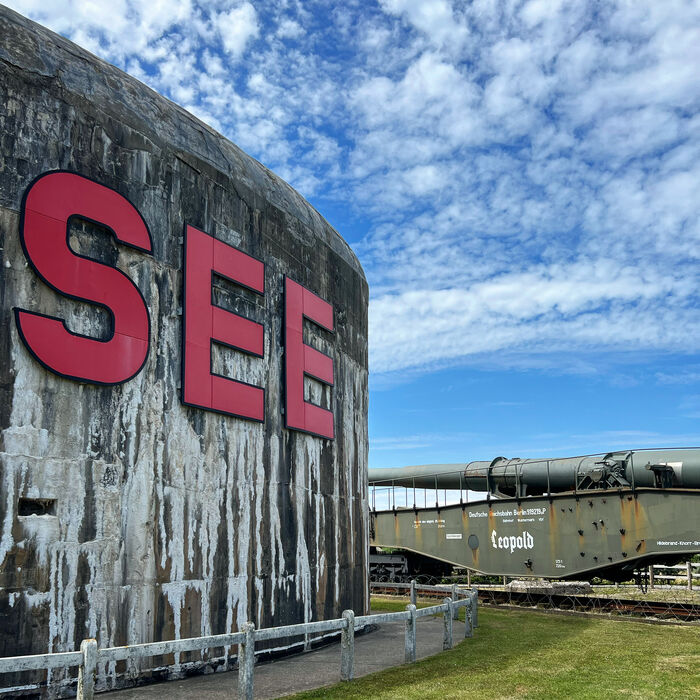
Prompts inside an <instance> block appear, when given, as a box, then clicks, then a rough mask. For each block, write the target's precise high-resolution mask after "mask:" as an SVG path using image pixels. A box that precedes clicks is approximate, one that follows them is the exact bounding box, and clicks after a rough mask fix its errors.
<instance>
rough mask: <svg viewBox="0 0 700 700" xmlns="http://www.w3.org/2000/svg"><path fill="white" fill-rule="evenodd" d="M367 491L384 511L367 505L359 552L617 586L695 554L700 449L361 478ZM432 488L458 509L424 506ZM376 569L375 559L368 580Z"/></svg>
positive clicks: (699, 542) (699, 539)
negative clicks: (382, 500)
mask: <svg viewBox="0 0 700 700" xmlns="http://www.w3.org/2000/svg"><path fill="white" fill-rule="evenodd" d="M369 484H370V487H371V488H372V487H373V488H374V490H375V494H376V492H377V491H378V490H380V489H381V490H383V489H386V491H387V494H388V499H387V500H388V507H387V508H385V509H377V508H376V498H375V500H374V501H373V506H372V507H371V513H370V544H371V545H372V546H373V547H375V548H376V547H379V548H392V549H398V550H402V551H403V556H404V557H405V558H406V560H407V562H406V563H407V564H408V563H410V561H411V559H412V558H413V560H414V561H415V560H418V561H421V562H423V566H424V562H425V558H426V557H427V558H429V559H430V560H432V561H434V562H435V565H436V569H437V570H438V571H440V570H444V569H445V567H447V568H451V567H452V566H456V567H463V568H467V569H470V570H471V571H474V572H477V573H480V574H485V575H497V576H509V577H544V578H553V579H573V578H575V579H590V578H593V577H601V578H606V579H609V580H612V581H624V580H629V579H630V578H632V576H633V574H634V572H635V571H639V570H642V569H644V568H646V567H648V566H649V565H651V564H674V563H676V562H679V561H683V560H686V559H689V558H690V557H691V556H692V555H694V554H698V553H700V448H682V449H641V450H625V451H618V452H609V453H607V454H596V455H587V456H583V457H567V458H556V459H506V458H505V457H497V458H496V459H494V460H492V461H491V462H481V461H477V462H470V463H468V464H466V465H462V464H448V465H440V464H438V465H424V466H413V467H403V468H390V469H370V470H369ZM443 489H444V490H450V491H454V492H455V493H456V492H457V491H459V502H458V503H454V504H450V505H441V504H440V503H438V499H437V498H436V499H435V505H432V503H431V504H428V499H427V496H426V492H428V493H429V492H432V491H433V490H434V491H435V494H437V493H438V491H442V490H443ZM397 490H401V491H403V494H404V505H403V506H397V502H396V491H397ZM421 492H423V493H422V494H421ZM469 492H480V493H483V494H484V497H483V498H481V499H479V500H471V499H469V497H468V496H469ZM465 495H466V496H467V498H466V499H465V498H464V496H465ZM421 496H422V498H421ZM421 502H422V504H421ZM411 504H412V505H411ZM384 556H386V555H384ZM393 556H394V557H397V556H401V555H399V554H398V553H396V552H393ZM397 561H398V560H396V559H395V560H394V569H393V574H392V572H391V571H388V570H387V571H388V577H387V579H389V580H390V579H391V577H392V575H393V576H394V577H396V576H397V572H398V571H399V569H400V568H401V567H400V566H398V564H397ZM382 566H383V564H382V559H381V555H378V554H377V553H376V550H375V554H374V562H372V563H371V572H372V571H374V573H375V574H376V573H377V571H381V567H382ZM378 567H379V568H378ZM423 570H425V566H424V569H423ZM409 573H410V572H409Z"/></svg>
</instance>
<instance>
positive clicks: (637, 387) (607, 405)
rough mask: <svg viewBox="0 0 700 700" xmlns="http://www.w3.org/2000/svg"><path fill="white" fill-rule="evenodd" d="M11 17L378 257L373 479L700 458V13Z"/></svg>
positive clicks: (160, 5)
mask: <svg viewBox="0 0 700 700" xmlns="http://www.w3.org/2000/svg"><path fill="white" fill-rule="evenodd" d="M5 1H6V2H7V0H5ZM7 4H8V5H9V6H10V7H12V8H14V9H16V10H18V11H19V12H21V13H22V14H25V15H27V16H29V17H31V18H32V19H35V20H37V21H39V22H40V23H42V24H44V25H46V26H48V27H49V28H51V29H53V30H55V31H58V32H59V33H61V34H64V35H65V36H67V37H69V38H71V39H72V40H74V41H76V42H77V43H78V44H80V45H82V46H84V47H85V48H87V49H88V50H90V51H92V52H94V53H96V54H97V55H99V56H101V57H103V58H105V59H106V60H108V61H110V62H112V63H114V64H116V65H118V66H119V67H121V68H123V69H125V70H126V71H128V72H129V73H131V74H132V75H134V76H136V77H137V78H139V79H141V80H143V81H144V82H146V83H147V84H148V85H150V86H151V87H153V88H154V89H156V90H158V91H159V92H161V93H162V94H164V95H166V96H168V97H170V98H171V99H173V100H174V101H175V102H177V103H179V104H181V105H183V106H184V107H186V108H187V109H189V110H190V111H192V112H193V113H194V114H196V115H197V116H199V117H200V118H201V119H203V120H204V121H206V122H207V123H209V124H211V125H212V126H213V127H215V128H216V129H218V130H219V131H221V132H222V133H223V134H225V135H226V136H227V137H228V138H230V139H231V140H232V141H234V142H235V143H237V144H238V145H239V146H240V147H241V148H243V149H244V150H246V151H247V152H248V153H250V154H251V155H252V156H254V157H256V158H257V159H259V160H260V161H261V162H263V163H264V164H265V165H267V166H268V167H270V168H271V169H272V170H274V171H275V172H276V173H278V174H279V175H280V176H282V177H283V178H284V179H286V180H287V181H288V182H290V184H292V185H293V186H294V187H295V188H296V189H298V190H299V191H300V192H301V193H302V194H303V195H304V196H306V197H307V198H308V199H309V201H311V203H312V204H313V205H314V206H315V207H316V208H317V209H318V210H319V211H320V212H321V213H322V214H323V215H324V216H325V217H326V218H327V219H328V220H329V221H330V222H331V224H333V225H334V226H335V227H336V229H337V230H338V231H339V232H340V233H341V235H343V236H344V237H345V239H346V240H347V241H348V242H349V243H350V244H351V245H352V246H353V248H354V250H355V251H356V253H357V254H358V256H359V258H360V260H361V262H362V264H363V266H364V269H365V272H366V274H367V277H368V280H369V283H370V290H371V303H370V371H371V373H370V377H371V378H370V465H371V466H378V467H380V466H394V465H403V464H420V463H426V462H460V461H467V460H470V459H489V458H493V457H496V456H498V455H505V456H520V457H535V456H548V455H567V454H581V453H587V452H597V451H604V450H608V449H618V448H625V447H630V448H633V447H644V446H672V445H697V444H700V427H699V426H698V422H699V421H700V295H699V293H698V289H699V286H698V282H699V278H700V274H699V272H700V265H699V259H700V109H699V108H700V69H699V68H698V66H700V2H698V1H697V0H695V1H682V0H664V1H663V2H660V1H659V0H629V1H624V2H623V1H619V2H614V1H610V2H585V1H584V0H573V1H571V2H566V1H564V0H529V1H524V0H518V1H515V0H501V1H496V0H474V2H449V1H448V0H432V1H428V0H379V1H378V2H372V1H371V0H364V1H362V2H356V1H354V0H346V1H345V2H337V3H335V2H330V1H324V2H315V1H313V0H306V1H305V2H295V1H293V0H264V1H261V2H241V1H238V0H234V1H232V2H207V3H196V2H192V1H188V0H143V1H142V0H113V1H112V2H109V3H102V2H71V1H69V0H65V1H60V0H53V1H51V2H47V1H46V0H10V1H9V2H7Z"/></svg>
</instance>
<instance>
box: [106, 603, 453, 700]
mask: <svg viewBox="0 0 700 700" xmlns="http://www.w3.org/2000/svg"><path fill="white" fill-rule="evenodd" d="M442 625H443V623H442V615H440V616H438V617H425V618H421V619H419V620H418V621H417V629H416V632H417V634H416V638H417V645H416V654H417V656H418V658H424V657H426V656H432V655H433V654H437V653H438V652H440V651H442V629H443V627H442ZM463 636H464V625H463V623H461V622H458V621H457V620H455V621H454V641H455V644H457V643H458V642H460V641H461V639H462V637H463ZM403 660H404V623H403V622H392V623H386V624H382V625H379V626H378V628H377V629H376V630H374V631H373V632H369V633H367V634H362V635H358V636H356V637H355V677H356V678H357V677H359V676H365V675H367V674H368V673H374V672H375V671H381V670H382V669H385V668H390V667H391V666H398V665H400V664H402V663H403ZM338 681H340V643H339V642H333V643H332V644H329V645H327V646H324V647H321V648H320V649H315V650H314V651H310V652H306V653H304V654H295V655H294V656H288V657H285V658H282V659H278V660H276V661H271V662H268V663H261V664H259V665H256V667H255V697H256V698H260V699H261V700H262V699H263V698H279V697H282V696H284V695H291V694H293V693H299V692H301V691H302V690H312V689H314V688H321V687H323V686H326V685H332V684H333V683H337V682H338ZM237 691H238V673H236V672H235V671H231V672H228V673H212V674H209V675H206V676H193V677H191V678H185V679H183V680H176V681H170V682H167V683H158V684H156V685H147V686H143V687H140V688H133V689H131V690H118V691H115V692H112V693H107V694H106V695H101V696H100V697H104V698H105V700H193V699H194V698H197V699H198V698H207V699H209V698H211V700H218V699H219V698H222V699H223V698H226V700H231V698H236V697H237V695H236V693H237Z"/></svg>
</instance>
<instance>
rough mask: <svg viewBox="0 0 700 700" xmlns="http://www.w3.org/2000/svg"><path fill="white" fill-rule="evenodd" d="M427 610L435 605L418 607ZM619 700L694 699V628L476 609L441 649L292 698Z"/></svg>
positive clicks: (697, 670) (384, 605)
mask: <svg viewBox="0 0 700 700" xmlns="http://www.w3.org/2000/svg"><path fill="white" fill-rule="evenodd" d="M372 604H373V607H372V609H373V611H374V610H390V611H394V610H403V609H405V606H406V601H405V600H386V599H379V598H373V599H372ZM430 604H434V601H432V602H431V601H419V605H420V606H425V605H430ZM419 625H420V623H419ZM418 634H420V626H419V628H418ZM622 697H625V698H643V699H644V700H646V699H647V698H673V699H674V700H680V699H682V698H698V697H700V628H698V627H689V626H675V625H651V624H644V623H639V622H628V621H622V620H601V619H593V618H585V617H573V616H566V615H556V614H552V613H541V612H535V611H530V610H528V611H519V610H507V611H506V610H498V609H493V608H488V609H487V608H481V609H480V610H479V627H478V629H477V630H476V634H475V636H474V638H473V639H467V640H464V641H462V642H461V643H460V644H459V645H457V646H456V647H455V648H454V649H452V650H450V651H447V652H442V653H440V654H438V655H436V656H434V657H431V658H429V659H425V660H423V661H419V662H418V663H416V664H412V665H409V666H399V667H397V668H393V669H389V670H387V671H382V672H381V673H375V674H373V675H371V676H365V677H363V678H360V679H357V680H355V681H353V682H352V683H342V684H338V685H335V686H332V687H330V688H323V689H321V690H317V691H313V692H308V693H302V694H299V695H295V696H294V698H295V700H311V699H312V698H324V699H325V698H373V699H374V698H376V699H378V700H381V699H382V698H387V699H388V698H392V699H395V698H401V700H412V699H420V700H429V699H430V698H435V699H437V698H440V699H442V698H479V699H480V700H481V699H483V698H498V699H499V700H505V699H506V698H542V699H543V700H544V699H545V698H546V699H547V700H550V699H551V698H591V699H594V698H595V699H598V698H600V699H601V700H602V699H607V698H622Z"/></svg>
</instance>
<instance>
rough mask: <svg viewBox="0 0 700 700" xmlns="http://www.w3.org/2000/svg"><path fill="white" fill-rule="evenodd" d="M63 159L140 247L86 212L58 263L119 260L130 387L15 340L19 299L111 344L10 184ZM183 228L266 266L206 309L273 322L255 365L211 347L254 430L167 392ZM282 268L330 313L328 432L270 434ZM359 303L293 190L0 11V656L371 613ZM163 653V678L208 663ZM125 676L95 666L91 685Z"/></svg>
mask: <svg viewBox="0 0 700 700" xmlns="http://www.w3.org/2000/svg"><path fill="white" fill-rule="evenodd" d="M57 169H64V170H69V171H73V172H77V173H80V174H81V175H84V176H86V177H89V178H91V179H93V180H95V181H97V182H99V183H101V184H103V185H106V186H108V187H111V188H113V189H115V190H117V191H118V192H119V193H120V194H122V195H124V196H125V197H126V198H127V199H128V200H129V201H130V202H132V203H133V204H134V206H135V207H136V208H137V209H138V211H139V212H140V213H141V215H142V216H143V218H144V220H145V221H146V223H147V224H148V227H149V229H150V232H151V236H152V238H153V255H152V256H148V255H144V254H142V253H140V252H139V251H136V250H133V249H129V248H127V247H125V246H122V245H118V244H116V243H115V241H114V239H113V238H112V237H111V236H110V235H109V234H108V233H107V232H106V231H105V230H104V228H103V227H100V226H98V225H95V224H93V223H90V222H87V221H81V220H76V221H74V222H73V224H72V227H71V231H70V238H69V240H70V245H71V247H72V248H73V250H75V251H76V252H77V253H80V254H82V255H89V256H91V257H94V258H96V259H98V260H100V261H102V262H104V263H106V264H109V265H114V266H117V267H118V268H119V269H121V270H122V271H124V272H125V273H126V274H127V275H128V276H129V277H130V278H131V279H132V280H133V281H134V282H135V284H136V285H137V287H138V288H139V290H140V291H141V293H142V295H143V297H144V299H145V301H146V304H147V306H148V309H149V312H150V316H151V335H150V353H149V356H148V359H147V362H146V365H145V366H144V368H143V370H142V371H141V372H140V373H139V374H138V375H137V376H136V377H135V378H134V379H132V380H130V381H128V382H126V383H124V384H121V385H117V386H98V385H94V384H87V383H85V384H82V383H79V382H76V381H72V380H69V379H64V378H61V377H59V376H57V375H55V374H52V373H51V372H49V371H47V369H45V368H44V367H42V366H41V365H40V364H39V363H38V362H37V361H36V360H35V359H34V358H33V357H32V356H31V355H30V354H29V353H28V352H27V349H26V348H25V347H24V346H23V345H22V343H21V342H20V340H19V338H18V334H17V327H16V325H15V321H14V319H13V317H12V308H13V307H22V308H25V309H28V310H31V311H35V312H40V313H43V314H48V315H51V316H55V317H59V318H62V319H65V321H66V324H67V326H68V328H69V329H70V330H72V331H74V332H77V333H83V334H86V335H89V336H91V337H96V338H100V337H102V338H104V337H105V334H107V335H108V334H109V317H108V314H107V313H106V312H105V311H104V310H103V309H100V308H99V307H96V306H94V305H91V304H85V303H81V302H77V301H74V300H69V299H66V298H65V297H63V296H61V295H59V294H57V293H56V291H54V290H52V289H50V288H49V287H48V286H47V285H46V284H44V283H43V282H42V281H41V280H40V279H39V278H38V277H37V275H36V274H35V273H34V271H33V270H32V269H31V267H30V266H28V264H27V261H26V258H25V256H24V254H23V251H22V248H21V245H20V240H19V223H20V209H21V201H22V196H23V193H24V192H25V191H26V189H27V187H28V186H29V184H30V183H31V181H32V180H33V179H34V178H36V177H37V176H38V175H40V174H42V173H45V172H47V171H52V170H57ZM185 223H187V224H191V225H193V226H196V227H197V228H199V229H201V230H203V231H205V232H207V233H209V234H210V235H213V236H215V237H216V238H218V239H220V240H222V241H224V242H225V243H228V244H229V245H233V246H236V247H237V248H240V249H241V250H243V251H244V252H246V253H247V254H249V255H251V256H254V257H256V258H258V259H260V260H263V261H264V262H265V265H266V269H265V294H264V296H262V295H254V294H252V293H246V292H245V291H244V290H242V289H240V288H236V287H233V286H232V285H230V284H229V283H227V282H226V281H224V280H221V279H219V278H214V281H213V286H214V289H213V298H214V301H215V303H217V304H219V305H221V306H222V307H224V308H226V309H229V310H231V311H234V312H236V313H239V314H241V315H244V316H246V317H248V318H250V319H252V320H254V321H257V322H258V323H262V324H264V326H265V335H264V358H263V359H259V358H254V357H249V356H245V355H243V354H241V353H239V352H236V351H234V350H231V349H227V348H224V347H221V346H214V350H213V353H212V364H213V371H216V372H219V373H221V374H223V375H225V376H228V377H231V378H234V379H238V380H241V381H245V382H249V383H253V384H256V385H258V386H262V387H264V388H265V390H266V392H265V401H266V406H265V421H264V422H263V423H259V422H253V421H249V420H243V419H238V418H234V417H230V416H225V415H220V414H217V413H214V412H210V411H203V410H200V409H197V408H193V407H189V406H184V405H182V403H181V400H180V372H181V366H180V361H181V352H182V348H181V321H182V317H181V315H180V314H181V307H182V304H183V300H182V292H183V290H182V267H183V260H182V251H183V246H182V240H181V237H182V234H183V228H184V225H185ZM284 275H288V276H290V277H291V278H293V279H294V280H295V281H297V282H299V283H300V284H303V285H304V286H305V287H307V288H308V289H310V290H311V291H313V292H314V293H315V294H318V295H319V296H320V297H322V298H323V299H325V300H326V301H328V302H329V303H331V304H332V305H333V308H334V314H335V333H334V334H330V333H327V332H325V331H323V330H319V329H318V327H314V328H313V329H311V328H307V329H306V331H305V333H307V335H308V337H306V339H305V342H307V343H309V344H311V345H313V346H315V347H317V349H319V350H321V351H322V352H325V353H326V354H328V355H330V356H331V357H332V358H333V361H334V381H335V383H334V386H333V387H332V388H329V387H321V385H320V384H318V383H316V382H314V381H312V380H310V379H307V380H306V385H307V387H306V390H307V398H308V399H309V400H311V401H313V402H314V403H317V404H320V405H322V406H325V407H326V408H328V409H330V410H332V411H333V414H334V421H335V435H336V437H335V439H334V440H327V439H322V438H318V437H314V436H312V435H307V434H304V433H301V432H295V431H290V430H287V429H286V428H285V427H284V416H283V401H284V386H283V364H284V348H283V339H284V333H283V330H284V329H283V310H284V298H283V278H284ZM367 303H368V289H367V283H366V281H365V278H364V274H363V272H362V269H361V267H360V265H359V263H358V261H357V259H356V257H355V256H354V254H353V253H352V251H351V250H350V248H349V247H348V246H347V244H346V243H345V242H344V241H343V240H342V238H341V237H340V236H339V235H338V234H337V233H336V232H335V231H334V230H333V229H332V228H331V227H330V226H329V224H328V223H327V222H326V221H325V220H324V219H323V218H322V217H321V216H320V215H319V214H318V213H317V212H316V211H315V210H314V209H313V208H312V207H311V206H310V205H309V204H308V203H307V202H306V201H305V200H304V199H303V198H302V197H301V196H300V195H299V194H298V193H296V192H295V191H294V190H292V189H291V188H290V187H289V186H288V185H287V184H286V183H284V182H283V181H282V180H280V179H279V178H278V177H276V176H275V175H274V174H273V173H271V172H270V171H269V170H267V169H266V168H264V167H263V166H262V165H261V164H260V163H258V162H256V161H255V160H253V159H252V158H250V157H249V156H247V155H246V154H245V153H243V152H242V151H241V150H240V149H238V148H237V147H236V146H235V145H233V144H232V143H230V142H228V141H227V140H226V139H224V138H223V137H222V136H221V135H219V134H217V133H216V132H215V131H213V130H212V129H210V128H209V127H207V126H206V125H205V124H203V123H202V122H200V121H198V120H197V119H196V118H195V117H193V116H192V115H190V114H188V113H187V112H185V111H184V110H182V109H180V108H179V107H177V106H176V105H174V104H172V103H171V102H169V101H168V100H166V99H164V98H163V97H161V96H159V95H157V94H156V93H154V92H153V91H151V90H150V89H148V88H147V87H145V86H144V85H143V84H141V83H139V82H138V81H136V80H134V79H133V78H130V77H129V76H127V75H125V74H124V73H122V72H121V71H119V70H117V69H116V68H114V67H113V66H110V65H108V64H106V63H104V62H102V61H100V60H99V59H97V58H95V57H94V56H92V55H91V54H89V53H87V52H85V51H83V50H82V49H80V48H79V47H77V46H75V45H74V44H72V43H70V42H69V41H67V40H65V39H62V38H60V37H58V36H57V35H55V34H53V33H51V32H49V31H47V30H45V29H43V28H41V27H39V26H38V25H36V24H34V23H32V22H30V21H28V20H25V19H24V18H22V17H20V16H19V15H16V14H15V13H13V12H11V11H9V10H7V9H5V8H1V7H0V655H2V656H7V655H16V654H31V653H39V652H46V651H60V650H73V649H76V648H78V646H79V644H80V640H81V639H83V638H85V637H93V636H94V637H97V639H98V641H99V644H100V646H112V645H121V644H133V643H139V642H146V641H152V640H160V639H172V638H178V637H186V636H198V635H206V634H216V633H224V632H228V631H233V630H236V629H238V626H239V625H241V624H242V623H243V622H244V621H246V620H251V621H254V622H255V624H256V626H257V627H265V626H271V625H280V624H289V623H293V622H302V621H309V620H315V619H323V618H327V617H339V616H340V614H341V613H342V611H343V610H344V609H346V608H352V609H354V610H356V611H366V610H367V607H368V587H367V575H366V574H367V562H366V556H367V555H366V552H367V550H368V543H367V531H368V528H367V487H366V472H367ZM161 661H162V664H163V665H167V664H170V663H175V669H176V671H177V670H178V669H185V667H186V666H188V665H194V666H197V665H200V664H202V663H204V662H205V657H203V656H201V655H199V654H193V655H191V656H190V657H188V658H187V659H168V658H164V659H162V660H161ZM131 671H133V669H131ZM122 672H123V669H117V668H114V667H113V668H101V669H99V681H98V687H99V686H102V687H105V686H106V687H111V686H113V685H115V684H119V683H121V682H122V680H121V677H122V676H121V675H120V674H122ZM49 680H50V681H52V682H53V683H54V684H56V685H59V684H60V682H61V680H62V674H61V673H60V672H53V674H52V676H50V677H49Z"/></svg>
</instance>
